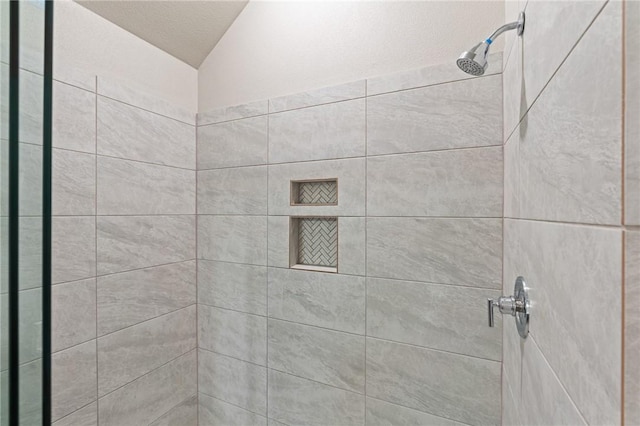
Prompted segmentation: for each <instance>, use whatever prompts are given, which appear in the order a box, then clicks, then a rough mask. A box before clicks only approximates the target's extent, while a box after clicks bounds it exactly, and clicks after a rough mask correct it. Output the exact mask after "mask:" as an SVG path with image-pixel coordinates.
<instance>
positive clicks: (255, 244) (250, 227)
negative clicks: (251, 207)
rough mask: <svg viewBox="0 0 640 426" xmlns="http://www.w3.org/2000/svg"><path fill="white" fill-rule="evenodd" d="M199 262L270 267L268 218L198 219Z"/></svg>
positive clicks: (215, 217) (226, 217)
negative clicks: (221, 262)
mask: <svg viewBox="0 0 640 426" xmlns="http://www.w3.org/2000/svg"><path fill="white" fill-rule="evenodd" d="M198 259H207V260H221V261H226V262H236V263H249V264H252V265H266V263H267V217H266V216H208V215H200V216H198Z"/></svg>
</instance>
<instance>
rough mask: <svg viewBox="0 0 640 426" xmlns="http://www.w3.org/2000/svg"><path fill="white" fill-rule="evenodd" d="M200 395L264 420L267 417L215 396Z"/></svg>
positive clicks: (204, 393)
mask: <svg viewBox="0 0 640 426" xmlns="http://www.w3.org/2000/svg"><path fill="white" fill-rule="evenodd" d="M263 368H264V366H263ZM201 393H202V394H203V395H206V396H208V397H209V398H212V399H215V400H217V401H220V402H223V403H225V404H229V405H232V406H234V407H236V408H239V409H241V410H243V411H246V412H247V413H251V414H255V415H256V416H260V417H264V418H265V419H266V418H267V416H266V415H265V414H260V413H256V412H255V411H251V410H249V409H248V408H245V407H241V406H240V405H237V404H235V403H233V402H229V401H226V400H224V399H222V398H220V397H216V396H213V395H209V394H208V393H206V392H201ZM202 426H208V425H202Z"/></svg>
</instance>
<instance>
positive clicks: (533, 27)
mask: <svg viewBox="0 0 640 426" xmlns="http://www.w3.org/2000/svg"><path fill="white" fill-rule="evenodd" d="M605 3H606V1H604V0H597V1H587V2H573V1H561V2H555V1H530V2H528V3H527V9H526V12H527V22H526V34H525V35H524V37H523V38H522V41H523V52H530V53H527V55H526V58H525V60H524V82H525V87H526V95H525V97H526V99H525V102H526V104H527V106H531V104H532V103H533V102H534V101H535V99H536V97H537V96H538V94H540V92H541V91H542V90H543V89H544V86H545V84H547V82H548V81H549V79H550V78H551V77H552V75H553V73H554V72H555V71H556V70H557V69H558V67H559V66H560V64H562V61H564V59H565V58H566V57H567V55H568V54H569V52H570V51H571V49H572V48H573V46H574V45H575V44H576V42H578V40H579V39H580V36H582V34H583V33H584V31H585V30H586V29H587V28H588V27H589V25H590V24H591V22H592V20H593V19H594V18H595V17H596V15H597V14H598V12H599V11H600V10H601V9H602V6H603V5H604V4H605ZM612 4H618V6H620V5H621V4H622V2H613V3H612ZM619 24H621V23H619ZM618 28H620V27H618ZM618 33H620V31H618ZM613 35H614V34H613V32H611V33H609V34H607V35H606V36H605V39H604V40H599V41H597V42H596V43H595V45H594V44H593V43H585V40H584V39H582V40H580V43H582V44H583V45H585V47H586V48H587V49H589V50H591V51H590V52H589V53H587V54H586V55H585V56H584V58H585V59H587V58H589V59H591V58H598V59H597V60H598V62H599V63H601V64H607V68H610V67H614V66H618V63H620V58H619V57H618V58H617V59H615V60H614V61H609V60H608V56H609V55H606V54H605V55H602V54H599V53H596V52H595V51H593V50H592V49H594V48H597V45H598V44H601V43H603V42H604V43H606V42H608V41H612V40H613V38H614V37H612V36H613ZM618 50H619V49H618ZM542 52H544V53H543V54H541V53H542ZM572 54H575V51H574V52H573V53H572ZM590 66H593V65H590ZM596 68H597V69H598V70H600V71H604V69H600V67H597V66H596ZM582 71H583V72H584V76H585V77H586V76H587V75H589V72H588V71H589V70H587V69H583V70H582ZM588 79H589V80H588V81H594V80H593V77H588ZM600 80H601V78H600V77H598V78H597V81H600ZM592 86H593V85H592V84H588V85H587V86H584V87H592ZM581 93H586V91H584V90H581ZM574 95H575V93H574ZM571 99H573V100H574V102H576V103H582V101H576V100H575V99H574V98H573V96H572V97H571ZM594 118H596V117H595V115H594Z"/></svg>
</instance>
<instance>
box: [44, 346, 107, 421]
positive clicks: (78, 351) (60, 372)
mask: <svg viewBox="0 0 640 426" xmlns="http://www.w3.org/2000/svg"><path fill="white" fill-rule="evenodd" d="M96 374H97V371H96V342H95V340H92V341H89V342H86V343H83V344H81V345H78V346H74V347H72V348H69V349H66V350H64V351H61V352H58V353H56V354H54V355H53V356H52V357H51V395H52V397H51V418H52V420H53V421H56V420H58V419H59V418H61V417H64V416H66V415H67V414H71V413H72V412H74V411H76V410H77V409H79V408H82V407H84V406H85V405H87V404H88V403H90V402H92V401H94V400H95V399H96V398H97V395H96V389H97V384H96V380H97V376H96Z"/></svg>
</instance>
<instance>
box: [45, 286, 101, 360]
mask: <svg viewBox="0 0 640 426" xmlns="http://www.w3.org/2000/svg"><path fill="white" fill-rule="evenodd" d="M51 293H52V294H51V311H52V312H51V329H52V330H51V344H52V352H58V351H60V350H62V349H66V348H68V347H71V346H75V345H77V344H80V343H83V342H86V341H87V340H91V339H95V338H96V280H95V278H91V279H88V280H83V281H75V282H71V283H65V284H58V285H55V286H53V288H52V289H51Z"/></svg>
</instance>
